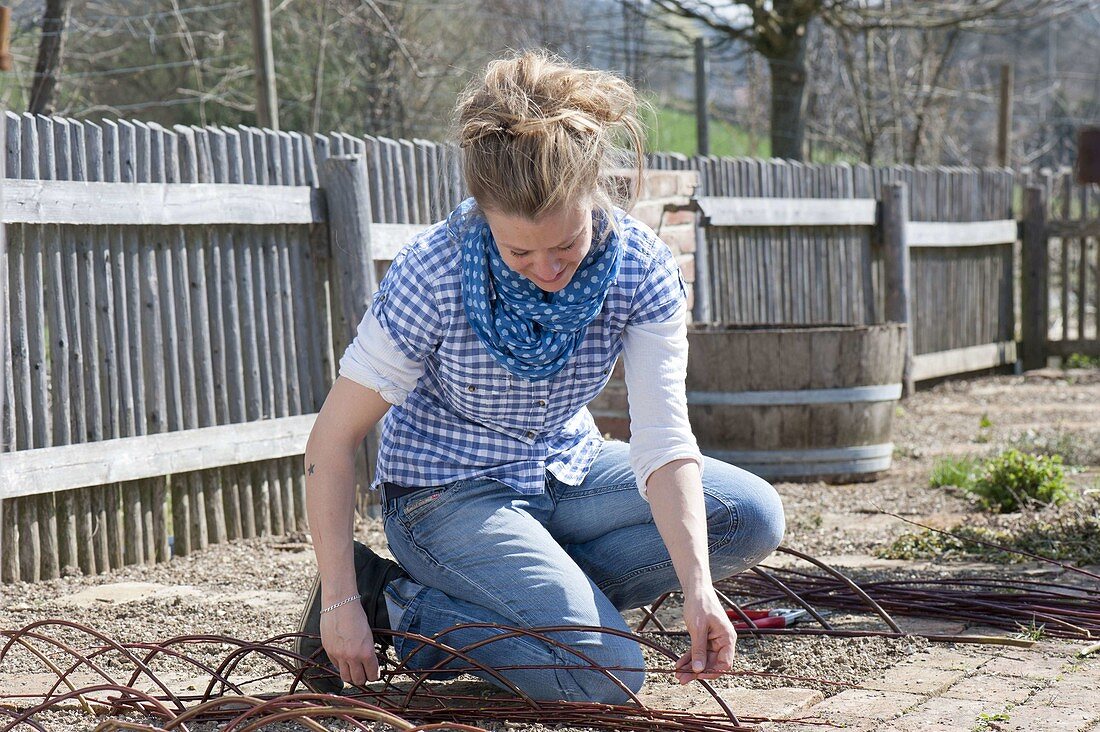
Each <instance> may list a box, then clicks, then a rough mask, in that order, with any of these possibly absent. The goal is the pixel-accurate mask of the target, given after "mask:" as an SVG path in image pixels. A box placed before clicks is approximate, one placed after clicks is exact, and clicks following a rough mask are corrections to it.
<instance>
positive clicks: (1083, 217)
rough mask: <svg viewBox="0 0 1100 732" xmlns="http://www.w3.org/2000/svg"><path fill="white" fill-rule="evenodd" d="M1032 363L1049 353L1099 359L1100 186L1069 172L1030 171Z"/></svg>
mask: <svg viewBox="0 0 1100 732" xmlns="http://www.w3.org/2000/svg"><path fill="white" fill-rule="evenodd" d="M1021 185H1022V187H1023V188H1024V229H1025V238H1024V253H1023V266H1024V278H1023V288H1022V289H1023V293H1022V294H1023V303H1022V309H1023V324H1024V341H1025V348H1026V351H1027V353H1026V356H1025V365H1026V366H1029V367H1038V366H1042V365H1045V364H1046V361H1047V357H1048V356H1058V357H1061V358H1063V359H1064V358H1067V357H1069V356H1071V355H1073V354H1082V355H1085V356H1092V357H1097V356H1100V185H1097V184H1095V183H1093V184H1088V185H1082V184H1079V183H1077V182H1076V180H1075V177H1074V173H1073V171H1072V170H1070V169H1068V168H1067V169H1062V170H1059V171H1051V170H1041V171H1030V170H1026V171H1024V173H1023V176H1022V181H1021Z"/></svg>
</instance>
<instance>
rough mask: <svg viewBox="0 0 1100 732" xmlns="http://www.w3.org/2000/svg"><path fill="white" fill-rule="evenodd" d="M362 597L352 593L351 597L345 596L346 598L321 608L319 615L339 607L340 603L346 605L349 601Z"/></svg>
mask: <svg viewBox="0 0 1100 732" xmlns="http://www.w3.org/2000/svg"><path fill="white" fill-rule="evenodd" d="M362 599H363V596H362V595H352V596H351V597H349V598H347V599H346V600H341V601H340V602H337V603H333V604H332V605H329V606H328V607H326V608H324V609H322V610H321V615H324V614H325V613H328V612H332V611H333V610H335V609H336V608H338V607H340V606H341V605H347V604H348V603H349V602H355V601H356V600H362Z"/></svg>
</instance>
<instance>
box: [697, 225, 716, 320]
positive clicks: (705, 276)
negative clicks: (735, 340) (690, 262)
mask: <svg viewBox="0 0 1100 732" xmlns="http://www.w3.org/2000/svg"><path fill="white" fill-rule="evenodd" d="M705 223H706V217H705V216H703V214H702V213H701V212H697V213H696V214H695V282H694V283H692V286H693V287H694V298H695V302H694V303H692V312H691V319H692V320H693V321H694V322H696V323H709V322H710V321H711V320H713V318H714V308H713V305H712V301H713V297H711V291H710V252H709V250H708V249H707V229H706V226H705V225H704V224H705Z"/></svg>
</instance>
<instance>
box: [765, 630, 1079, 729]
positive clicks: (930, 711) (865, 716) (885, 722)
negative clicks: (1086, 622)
mask: <svg viewBox="0 0 1100 732" xmlns="http://www.w3.org/2000/svg"><path fill="white" fill-rule="evenodd" d="M1086 645H1087V644H1085V643H1072V642H1057V641H1042V642H1039V643H1036V644H1035V645H1034V646H1033V647H1032V648H1030V649H1021V648H1013V647H1004V646H988V645H980V646H974V645H962V644H958V645H936V646H932V647H931V648H930V649H929V650H928V651H927V652H924V653H921V654H918V655H916V656H914V657H913V658H912V659H909V660H907V661H905V662H903V663H900V664H898V665H896V666H894V667H892V668H890V669H886V670H884V671H883V673H881V674H880V675H879V676H878V677H877V678H873V679H870V680H868V681H866V682H864V683H863V684H862V685H861V688H858V689H847V690H845V691H843V692H841V693H839V694H836V695H834V696H831V697H829V698H827V699H825V700H824V701H822V702H820V703H818V704H816V705H814V706H812V707H810V708H809V709H805V710H801V711H800V712H799V713H798V714H797V715H796V716H795V717H793V718H792V717H791V716H787V717H786V718H787V719H794V718H796V719H797V720H798V721H797V722H795V721H791V722H788V723H783V722H781V721H777V722H772V723H769V724H767V725H764V727H765V728H766V729H767V730H768V732H796V730H802V731H803V732H804V731H805V730H806V729H813V728H821V729H844V730H846V731H849V732H1100V657H1097V655H1095V654H1094V655H1093V656H1090V657H1088V658H1080V657H1079V656H1078V653H1079V651H1080V650H1081V649H1082V648H1084V647H1085V646H1086ZM806 722H811V723H815V724H825V725H829V726H825V727H816V726H815V727H808V726H807V725H806Z"/></svg>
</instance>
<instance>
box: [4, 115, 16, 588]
mask: <svg viewBox="0 0 1100 732" xmlns="http://www.w3.org/2000/svg"><path fill="white" fill-rule="evenodd" d="M3 117H4V111H3V109H0V118H3ZM6 126H7V125H2V124H0V151H2V150H5V149H6V144H5V140H4V132H5V127H6ZM5 157H6V156H5V155H0V213H3V211H4V186H3V184H4V176H5V174H6V173H5V170H4V162H5ZM0 220H2V217H0ZM7 328H8V243H7V239H5V238H4V227H3V225H0V404H3V406H2V407H0V453H2V452H7V451H8V450H11V449H12V443H13V442H14V441H15V429H14V428H15V403H14V402H15V391H14V384H12V383H11V380H12V377H9V376H8V369H9V368H11V367H10V366H9V364H11V363H12V356H11V348H10V344H9V342H8V330H7ZM9 387H11V388H12V392H11V394H9V393H8V388H9ZM9 425H10V426H9ZM14 506H15V504H14V502H12V501H5V500H4V499H3V498H0V582H13V581H15V580H16V579H18V578H19V564H18V556H17V554H16V552H17V548H16V545H15V535H14V530H15V516H14V514H13V513H12V508H13V507H14Z"/></svg>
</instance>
